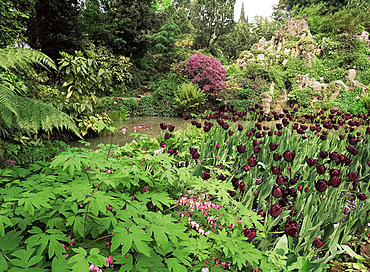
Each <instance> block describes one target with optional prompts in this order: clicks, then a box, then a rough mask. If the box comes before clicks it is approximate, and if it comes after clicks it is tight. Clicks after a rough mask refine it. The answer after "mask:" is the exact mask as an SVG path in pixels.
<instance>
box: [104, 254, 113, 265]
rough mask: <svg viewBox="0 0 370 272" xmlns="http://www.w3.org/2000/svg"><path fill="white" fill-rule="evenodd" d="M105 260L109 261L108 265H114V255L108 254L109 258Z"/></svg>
mask: <svg viewBox="0 0 370 272" xmlns="http://www.w3.org/2000/svg"><path fill="white" fill-rule="evenodd" d="M105 262H106V263H107V265H112V264H113V258H112V256H108V257H107V258H105Z"/></svg>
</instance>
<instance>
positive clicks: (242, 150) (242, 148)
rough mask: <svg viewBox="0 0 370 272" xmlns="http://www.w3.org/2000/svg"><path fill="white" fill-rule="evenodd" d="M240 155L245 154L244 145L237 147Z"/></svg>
mask: <svg viewBox="0 0 370 272" xmlns="http://www.w3.org/2000/svg"><path fill="white" fill-rule="evenodd" d="M236 149H237V150H238V152H239V153H244V152H245V146H244V145H238V146H237V147H236Z"/></svg>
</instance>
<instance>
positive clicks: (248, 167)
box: [242, 165, 251, 172]
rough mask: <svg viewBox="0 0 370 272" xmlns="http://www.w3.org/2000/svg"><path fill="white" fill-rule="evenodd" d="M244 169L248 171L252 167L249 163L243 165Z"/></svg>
mask: <svg viewBox="0 0 370 272" xmlns="http://www.w3.org/2000/svg"><path fill="white" fill-rule="evenodd" d="M242 169H243V170H244V171H245V172H248V171H249V169H251V167H250V166H249V165H243V166H242Z"/></svg>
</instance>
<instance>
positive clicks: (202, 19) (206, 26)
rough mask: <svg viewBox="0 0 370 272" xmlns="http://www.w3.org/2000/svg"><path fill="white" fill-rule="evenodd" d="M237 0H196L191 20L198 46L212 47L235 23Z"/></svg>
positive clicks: (192, 8)
mask: <svg viewBox="0 0 370 272" xmlns="http://www.w3.org/2000/svg"><path fill="white" fill-rule="evenodd" d="M234 6H235V0H194V1H193V2H192V3H191V8H190V20H191V23H192V25H193V26H194V28H195V33H196V41H195V42H196V43H197V45H198V47H200V48H203V47H207V48H210V47H212V46H213V45H214V44H215V43H216V42H217V40H218V39H219V38H220V37H221V36H222V35H225V34H227V33H228V32H229V31H230V30H231V29H232V27H233V25H234Z"/></svg>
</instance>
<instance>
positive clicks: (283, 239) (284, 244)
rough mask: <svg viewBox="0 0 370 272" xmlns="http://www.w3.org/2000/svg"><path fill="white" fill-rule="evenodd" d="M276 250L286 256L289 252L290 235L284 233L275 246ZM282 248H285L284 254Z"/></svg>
mask: <svg viewBox="0 0 370 272" xmlns="http://www.w3.org/2000/svg"><path fill="white" fill-rule="evenodd" d="M279 249H280V250H279ZM275 250H276V252H277V253H278V254H280V255H281V256H284V255H285V254H286V253H288V237H287V236H286V234H284V235H283V236H282V237H281V238H280V239H279V242H277V244H276V246H275ZM281 250H283V254H281V253H280V251H281Z"/></svg>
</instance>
